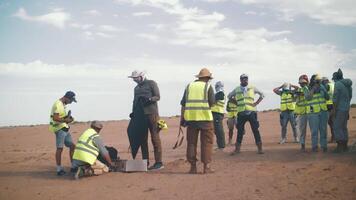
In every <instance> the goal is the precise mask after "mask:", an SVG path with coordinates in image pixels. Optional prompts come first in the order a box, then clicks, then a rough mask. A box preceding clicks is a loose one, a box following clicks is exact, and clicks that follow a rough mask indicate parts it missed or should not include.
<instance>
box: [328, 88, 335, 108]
mask: <svg viewBox="0 0 356 200" xmlns="http://www.w3.org/2000/svg"><path fill="white" fill-rule="evenodd" d="M328 85H329V91H328V94H329V97H330V99H329V100H327V101H326V105H333V95H334V86H335V84H334V83H328Z"/></svg>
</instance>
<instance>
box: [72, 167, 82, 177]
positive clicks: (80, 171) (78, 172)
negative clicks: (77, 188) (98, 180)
mask: <svg viewBox="0 0 356 200" xmlns="http://www.w3.org/2000/svg"><path fill="white" fill-rule="evenodd" d="M83 176H84V169H83V168H81V167H78V168H77V171H76V172H75V174H74V179H75V180H79V178H80V177H83Z"/></svg>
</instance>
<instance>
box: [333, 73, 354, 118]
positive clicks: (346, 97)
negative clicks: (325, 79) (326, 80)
mask: <svg viewBox="0 0 356 200" xmlns="http://www.w3.org/2000/svg"><path fill="white" fill-rule="evenodd" d="M351 86H352V81H351V80H350V79H342V80H339V81H336V82H335V87H334V95H333V97H332V99H333V102H334V104H335V105H336V110H339V111H349V110H350V101H351V98H352V87H351Z"/></svg>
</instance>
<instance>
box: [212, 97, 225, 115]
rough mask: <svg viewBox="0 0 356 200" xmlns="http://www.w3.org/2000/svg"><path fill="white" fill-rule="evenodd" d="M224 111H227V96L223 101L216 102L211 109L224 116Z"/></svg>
mask: <svg viewBox="0 0 356 200" xmlns="http://www.w3.org/2000/svg"><path fill="white" fill-rule="evenodd" d="M224 109H225V96H224V99H223V100H218V101H216V102H215V103H214V105H213V106H212V107H211V111H212V112H216V113H221V114H224Z"/></svg>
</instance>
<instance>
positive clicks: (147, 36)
mask: <svg viewBox="0 0 356 200" xmlns="http://www.w3.org/2000/svg"><path fill="white" fill-rule="evenodd" d="M137 36H138V37H140V38H144V39H147V40H151V41H157V40H158V36H157V35H153V34H148V33H139V34H137Z"/></svg>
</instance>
